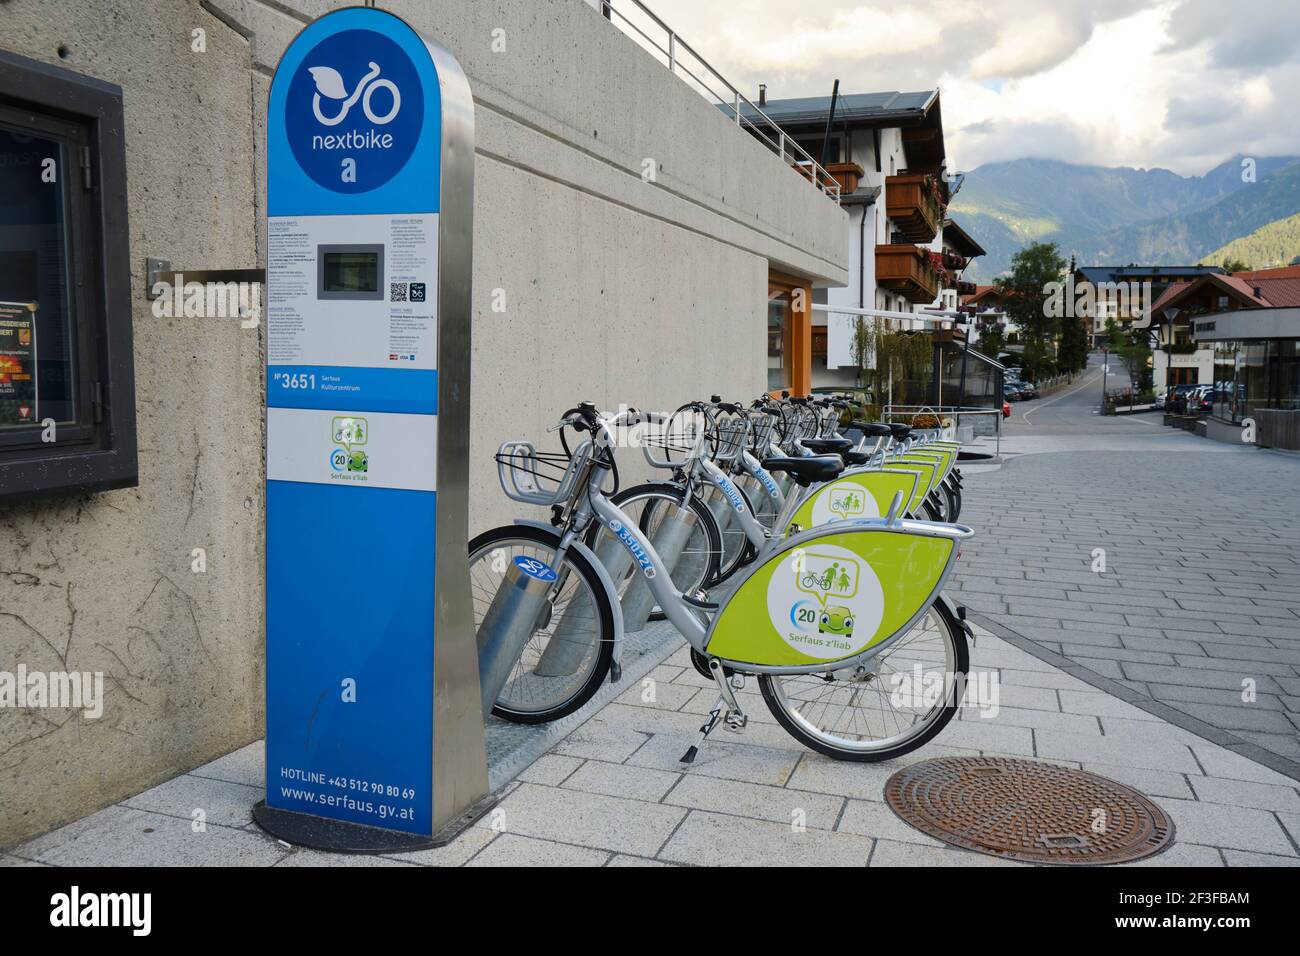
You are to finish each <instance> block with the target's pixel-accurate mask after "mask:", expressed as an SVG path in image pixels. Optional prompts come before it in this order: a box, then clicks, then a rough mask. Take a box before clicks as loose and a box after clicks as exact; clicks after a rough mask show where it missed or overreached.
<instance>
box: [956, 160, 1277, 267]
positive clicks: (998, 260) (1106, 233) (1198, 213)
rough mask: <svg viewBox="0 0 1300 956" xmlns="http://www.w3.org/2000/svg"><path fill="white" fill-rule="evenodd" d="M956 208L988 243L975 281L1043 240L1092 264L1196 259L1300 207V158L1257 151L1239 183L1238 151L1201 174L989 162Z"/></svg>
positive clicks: (1043, 162) (972, 177) (970, 181)
mask: <svg viewBox="0 0 1300 956" xmlns="http://www.w3.org/2000/svg"><path fill="white" fill-rule="evenodd" d="M951 209H952V215H953V217H954V218H955V219H956V220H957V221H958V222H959V223H960V224H961V225H962V227H963V228H964V229H966V230H967V231H968V232H969V233H970V234H971V235H972V236H974V237H975V239H977V240H978V241H979V243H980V244H981V245H983V246H984V248H985V249H986V250H987V251H988V255H986V256H984V257H983V258H980V259H976V260H975V262H974V263H973V264H972V265H971V267H970V268H969V269H968V270H967V272H966V277H967V278H968V279H971V280H972V281H977V282H987V281H989V280H991V279H992V278H993V277H994V276H996V275H997V274H998V273H1000V272H1002V271H1003V270H1005V269H1006V268H1007V267H1008V265H1009V264H1010V261H1011V256H1012V255H1014V254H1015V252H1016V251H1017V250H1018V249H1019V248H1020V247H1021V246H1023V245H1025V244H1026V243H1029V242H1037V241H1047V242H1055V243H1057V244H1058V245H1059V246H1060V248H1061V251H1062V254H1063V255H1065V256H1066V257H1069V256H1070V255H1075V256H1077V258H1078V260H1079V261H1080V262H1082V263H1088V264H1092V265H1103V264H1116V265H1117V264H1124V263H1129V262H1141V263H1148V264H1154V265H1181V264H1189V263H1195V262H1199V261H1208V258H1209V257H1210V255H1211V252H1212V250H1217V249H1219V248H1220V247H1221V246H1223V245H1225V244H1226V243H1228V242H1231V241H1232V240H1234V239H1237V238H1239V237H1242V236H1246V235H1248V234H1250V233H1252V232H1253V231H1255V230H1257V229H1259V228H1261V227H1262V226H1264V225H1266V224H1268V223H1271V222H1273V221H1275V220H1278V219H1281V218H1283V217H1289V216H1291V215H1294V214H1296V213H1300V162H1297V160H1296V158H1295V157H1289V156H1282V157H1271V158H1264V159H1259V160H1257V161H1256V181H1255V182H1250V183H1243V182H1242V179H1241V160H1240V158H1233V159H1230V160H1227V161H1226V162H1224V163H1221V164H1220V165H1219V166H1216V167H1215V168H1214V169H1212V170H1210V171H1209V172H1208V173H1206V174H1205V175H1204V176H1179V175H1178V174H1176V173H1173V172H1171V171H1169V170H1167V169H1131V168H1127V167H1120V168H1107V167H1101V166H1078V165H1073V164H1070V163H1063V162H1059V161H1056V160H1041V159H1022V160H1014V161H1012V162H1006V163H990V164H987V165H985V166H980V167H978V168H977V169H975V170H972V171H971V172H970V173H969V174H968V175H967V177H966V181H965V182H964V183H963V184H962V188H961V190H960V191H959V192H958V194H957V196H956V197H955V198H954V201H953V204H952V207H951Z"/></svg>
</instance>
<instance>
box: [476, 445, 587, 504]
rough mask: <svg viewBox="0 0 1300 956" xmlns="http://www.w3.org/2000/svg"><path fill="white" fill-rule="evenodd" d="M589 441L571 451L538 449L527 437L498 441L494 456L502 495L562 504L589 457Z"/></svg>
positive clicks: (527, 500) (536, 502)
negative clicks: (570, 452)
mask: <svg viewBox="0 0 1300 956" xmlns="http://www.w3.org/2000/svg"><path fill="white" fill-rule="evenodd" d="M591 448H592V446H591V441H590V440H587V441H584V442H583V443H582V444H581V445H579V446H578V447H577V448H576V449H574V451H573V454H572V455H568V454H565V453H563V452H541V451H538V450H537V448H536V447H535V446H534V445H533V443H532V442H530V441H508V442H502V444H501V447H500V448H498V449H497V453H496V455H495V456H494V457H495V458H496V463H497V477H498V478H499V479H500V481H501V490H502V491H504V492H505V494H506V497H508V498H511V499H513V500H514V501H521V502H523V503H524V504H529V505H541V506H542V507H544V508H545V507H550V506H551V505H558V504H562V503H563V502H566V501H568V500H569V498H570V497H571V496H572V495H573V489H574V486H575V485H576V484H577V482H578V480H579V478H580V476H581V474H582V472H583V470H584V468H585V466H586V465H587V463H588V462H589V461H590V460H591Z"/></svg>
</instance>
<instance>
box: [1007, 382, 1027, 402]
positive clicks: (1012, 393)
mask: <svg viewBox="0 0 1300 956" xmlns="http://www.w3.org/2000/svg"><path fill="white" fill-rule="evenodd" d="M1002 397H1003V398H1004V399H1005V400H1006V401H1008V402H1018V401H1020V400H1021V399H1022V398H1024V395H1022V394H1021V392H1020V383H1019V382H1003V383H1002Z"/></svg>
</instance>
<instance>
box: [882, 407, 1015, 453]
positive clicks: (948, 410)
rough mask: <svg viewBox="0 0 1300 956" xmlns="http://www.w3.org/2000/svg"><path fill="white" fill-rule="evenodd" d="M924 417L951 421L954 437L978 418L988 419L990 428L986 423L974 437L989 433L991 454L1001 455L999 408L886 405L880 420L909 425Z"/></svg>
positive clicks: (1000, 416) (1000, 413) (1000, 418)
mask: <svg viewBox="0 0 1300 956" xmlns="http://www.w3.org/2000/svg"><path fill="white" fill-rule="evenodd" d="M926 416H932V417H934V418H938V419H944V418H950V419H952V421H953V434H954V437H956V436H957V435H958V433H959V432H960V431H961V427H962V425H963V424H967V425H974V424H975V422H976V421H977V420H978V419H980V418H990V419H991V421H992V428H991V429H989V428H988V423H985V425H984V427H985V429H986V430H985V431H984V432H982V433H981V432H976V433H975V435H974V437H976V438H982V437H988V435H989V433H990V431H991V433H992V435H993V448H994V450H993V454H994V456H999V455H1001V454H1002V410H1001V409H1000V408H978V407H974V406H970V405H886V406H885V407H884V409H883V410H882V411H881V415H880V420H881V421H885V422H902V423H904V424H908V425H911V424H913V423H914V422H915V420H916V419H917V418H918V417H921V418H924V417H926ZM972 431H974V429H972Z"/></svg>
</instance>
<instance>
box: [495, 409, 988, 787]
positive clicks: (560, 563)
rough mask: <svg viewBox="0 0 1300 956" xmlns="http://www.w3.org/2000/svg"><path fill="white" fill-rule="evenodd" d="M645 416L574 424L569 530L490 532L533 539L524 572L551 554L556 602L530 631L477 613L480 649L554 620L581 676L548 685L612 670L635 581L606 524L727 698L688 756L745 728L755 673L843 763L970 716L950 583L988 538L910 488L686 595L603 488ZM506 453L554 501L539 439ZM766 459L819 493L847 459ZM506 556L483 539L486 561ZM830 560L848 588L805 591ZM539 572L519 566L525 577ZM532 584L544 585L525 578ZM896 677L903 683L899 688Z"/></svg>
mask: <svg viewBox="0 0 1300 956" xmlns="http://www.w3.org/2000/svg"><path fill="white" fill-rule="evenodd" d="M635 415H636V413H635V412H633V411H629V412H625V413H622V414H621V415H619V416H615V417H613V418H602V417H601V416H600V414H599V413H598V412H597V410H596V409H595V407H594V406H593V405H591V404H589V403H584V404H583V405H581V406H579V408H578V409H577V410H575V411H573V412H571V413H570V414H569V415H567V416H566V417H565V418H564V419H563V420H562V423H561V424H562V425H565V426H567V427H571V428H573V429H575V430H577V431H579V432H586V433H588V434H589V435H590V437H589V438H587V439H586V440H584V441H583V443H582V444H581V445H580V446H579V447H578V448H577V449H575V450H574V452H573V454H572V456H571V457H570V458H569V460H568V465H567V467H566V468H565V471H564V474H563V475H562V476H561V477H560V478H559V480H558V481H557V482H556V483H555V485H554V487H553V488H551V489H549V490H548V491H547V492H545V493H546V494H547V495H548V497H549V500H550V504H551V506H552V507H553V508H556V509H558V511H557V512H556V514H555V518H556V521H555V524H554V525H553V526H548V525H545V524H542V523H539V522H529V521H521V522H517V523H516V524H515V525H512V526H507V527H506V528H500V529H496V530H495V531H493V532H488V536H493V537H492V541H493V542H495V543H496V544H497V545H498V547H499V546H500V545H501V544H503V543H504V542H506V541H508V540H511V539H513V540H517V541H520V542H522V543H523V544H524V545H525V546H526V547H527V548H529V549H530V551H529V553H528V554H527V555H521V556H515V557H514V558H513V560H503V563H504V564H506V565H507V566H511V565H513V566H514V567H516V568H518V567H519V563H520V561H519V558H521V557H522V558H523V559H524V562H525V563H528V562H530V561H531V560H537V561H541V563H542V564H544V565H545V566H546V573H545V574H543V575H542V576H541V577H542V579H544V581H545V589H543V588H542V587H541V586H540V585H538V586H537V587H536V588H534V591H535V592H536V593H538V594H542V593H543V590H544V596H542V597H540V598H535V599H534V603H533V604H532V605H530V606H528V607H525V608H523V611H522V614H521V619H522V626H520V624H519V621H518V620H517V621H516V622H515V624H514V626H513V627H509V626H503V627H502V628H501V630H500V631H499V632H498V631H493V632H492V633H487V634H485V633H484V630H483V627H482V623H483V620H484V617H483V616H482V615H480V614H479V613H478V608H477V607H476V623H477V624H479V625H480V630H479V635H478V637H479V641H480V647H481V648H482V647H483V646H484V644H488V645H495V644H499V643H500V642H501V641H502V640H504V638H503V637H502V635H515V639H516V640H519V641H521V642H522V641H524V640H526V639H531V637H532V636H533V635H534V634H535V633H536V631H537V628H536V627H534V624H536V623H538V622H544V623H545V627H546V628H547V629H548V633H547V639H548V641H557V640H558V642H559V646H560V648H561V651H560V654H561V655H567V659H566V662H565V663H566V666H569V665H572V670H571V671H570V673H569V675H565V674H558V675H549V676H546V677H544V678H543V679H544V680H546V679H554V678H555V677H556V676H558V677H565V676H572V674H573V673H576V671H577V670H578V669H579V667H581V666H582V664H583V663H584V662H587V661H590V662H591V664H590V670H589V671H588V673H587V674H586V675H585V676H582V677H578V678H574V679H573V680H572V682H571V683H572V684H573V685H575V686H577V685H580V686H581V688H583V690H584V691H585V689H586V688H590V687H592V686H593V685H594V684H598V683H599V682H600V680H602V679H603V678H604V676H605V674H606V673H607V672H608V669H609V662H610V661H611V660H612V658H613V651H614V647H615V646H616V645H617V644H618V643H619V642H620V640H621V636H622V635H621V615H620V611H619V608H618V600H617V592H616V591H615V590H614V587H613V581H614V580H616V579H617V578H618V577H619V576H620V575H619V574H617V573H613V572H614V569H612V568H596V567H595V566H594V558H595V556H594V554H593V553H592V552H591V550H590V549H589V548H588V547H587V545H586V544H585V540H584V539H585V537H586V534H587V531H588V526H589V525H590V524H591V523H592V522H595V523H597V524H598V525H599V526H600V527H601V528H602V529H604V530H605V531H608V532H609V533H610V534H611V535H612V536H613V537H614V538H616V539H617V540H618V541H619V542H621V544H622V555H623V560H624V561H626V562H627V563H628V566H629V567H635V569H636V573H637V574H638V575H639V577H640V579H641V580H642V581H643V582H644V584H645V586H646V587H647V588H648V589H649V591H650V593H651V594H652V595H653V598H654V600H655V601H656V602H657V603H658V605H659V606H660V607H661V608H662V609H663V611H664V613H665V615H666V617H667V619H668V621H669V622H671V624H672V625H673V626H674V627H675V628H676V629H677V630H678V631H679V632H680V633H681V634H682V636H683V637H684V638H685V639H686V642H687V643H688V645H689V646H690V648H691V652H692V657H693V659H697V660H698V661H699V662H701V663H702V664H703V665H704V669H705V673H707V675H708V676H709V677H710V679H712V680H713V681H714V684H715V685H716V686H717V688H718V692H719V696H718V700H717V702H716V703H715V704H714V706H713V707H712V708H711V709H710V711H709V714H708V716H707V718H706V720H705V722H704V725H703V726H702V727H701V728H700V736H699V740H698V741H697V742H696V743H695V744H693V745H692V746H691V747H690V748H689V749H688V750H687V752H686V753H685V754H684V755H683V757H682V760H683V762H686V763H689V762H691V761H693V760H694V759H695V756H696V755H697V753H698V749H699V746H700V745H701V744H702V743H703V742H704V740H705V739H706V738H707V737H708V735H709V733H710V732H711V731H712V730H713V729H714V728H715V727H716V726H717V725H718V724H719V723H722V724H723V725H724V726H726V727H728V728H729V729H731V730H735V731H739V730H741V729H743V728H744V727H745V725H746V724H747V722H748V715H747V714H746V713H745V711H744V705H743V704H742V699H743V695H742V693H741V692H742V691H743V690H744V687H745V685H746V683H747V681H748V680H749V679H750V678H753V679H754V680H755V681H756V682H757V684H758V686H759V691H760V693H761V696H762V699H763V701H764V703H765V704H766V706H767V707H768V708H769V710H770V711H771V712H772V714H773V716H774V717H775V719H776V720H777V722H778V723H780V724H781V726H782V727H784V728H785V729H786V730H787V732H789V733H790V734H791V735H792V736H793V737H794V738H795V739H797V740H799V741H800V742H801V743H803V744H805V745H806V746H808V747H810V748H812V749H814V750H817V751H819V752H821V753H824V754H827V755H829V756H831V757H835V758H837V759H844V760H857V761H876V760H886V759H890V758H892V757H896V756H899V755H901V754H904V753H908V752H910V751H911V750H914V749H916V748H917V747H919V746H922V745H923V744H924V743H926V742H927V741H929V740H930V739H932V738H933V737H934V736H935V735H936V734H938V733H939V732H940V731H941V730H942V729H943V727H944V726H945V725H946V724H947V722H948V721H949V720H951V719H952V716H953V714H954V713H955V711H956V707H957V705H958V688H960V687H961V686H963V681H962V678H964V675H965V672H966V670H967V667H968V650H967V641H966V635H967V631H966V627H965V624H964V622H963V621H962V620H961V617H962V615H960V614H959V612H958V610H957V609H956V608H955V607H954V606H953V605H952V603H951V602H950V601H949V600H948V599H947V598H946V597H945V596H944V595H943V594H942V593H941V589H942V586H943V584H944V582H945V581H946V580H947V579H948V577H949V576H950V574H951V573H952V569H953V566H954V563H955V562H956V559H957V555H958V544H959V543H960V542H961V541H963V540H965V539H967V538H969V537H970V536H971V535H972V534H973V532H972V531H971V530H970V529H969V528H964V527H962V526H959V525H951V524H939V523H935V522H921V521H913V520H910V519H906V518H904V517H902V511H901V509H902V496H901V495H898V496H896V498H895V500H894V502H893V504H892V506H891V508H890V511H889V513H888V515H886V516H885V517H884V518H881V519H866V520H858V521H844V522H837V523H833V524H828V525H823V526H820V527H816V528H810V529H807V530H803V531H800V532H798V533H796V534H794V535H792V536H790V537H788V538H785V539H783V540H781V541H779V542H777V543H776V544H775V545H774V546H773V547H772V548H771V550H770V551H769V552H768V553H766V554H764V555H763V556H762V558H761V559H760V560H758V561H755V562H754V563H753V564H752V565H750V566H749V567H748V568H746V569H745V570H744V571H743V572H742V573H741V574H739V575H737V577H736V579H735V581H734V582H732V584H731V585H730V586H729V587H728V588H726V589H724V590H723V591H722V592H721V593H719V594H718V595H717V598H718V599H717V601H710V600H707V599H706V598H705V597H703V596H697V595H690V594H683V593H682V592H681V591H679V590H677V589H676V588H675V587H674V585H673V582H672V578H671V565H670V563H668V562H666V561H665V559H664V558H663V557H661V555H660V554H659V553H658V551H657V550H656V549H655V547H654V545H653V544H652V542H651V541H650V539H649V538H648V537H647V536H646V535H645V534H644V533H643V532H642V530H641V529H640V528H639V527H638V525H637V523H636V522H635V521H633V520H632V519H631V518H630V517H629V516H628V515H627V514H625V513H624V512H623V511H622V510H621V509H619V508H618V506H617V505H615V504H614V503H613V502H612V501H611V499H610V498H609V497H608V496H607V495H606V493H605V491H604V490H603V487H604V485H605V483H606V481H607V480H608V478H609V476H610V475H611V474H612V473H613V472H614V471H615V470H616V465H615V463H614V456H613V448H614V445H615V441H614V437H613V430H614V429H615V428H617V427H621V426H622V425H625V424H626V423H627V421H628V419H629V417H632V416H635ZM502 447H503V453H504V454H503V456H499V458H498V463H499V470H500V477H501V479H502V487H503V489H504V490H505V491H506V493H507V494H508V495H509V496H510V497H512V498H514V499H515V500H520V501H530V502H531V503H539V496H540V495H541V494H542V492H541V491H540V490H539V486H538V485H537V484H536V483H535V482H534V481H533V480H532V479H530V478H529V477H528V476H529V475H530V474H532V473H533V472H534V471H535V470H536V469H535V468H533V463H535V462H537V461H540V460H541V459H540V458H539V457H538V456H539V454H540V453H538V452H536V450H535V449H532V446H531V443H528V442H513V443H507V445H503V446H502ZM507 462H508V463H509V464H507ZM763 466H764V467H765V468H766V469H768V470H769V471H780V472H784V473H786V474H788V475H789V476H790V477H791V479H792V480H793V482H794V483H795V484H796V485H799V486H800V487H805V488H806V487H808V486H810V485H811V484H813V483H814V482H819V481H825V480H827V479H828V478H830V477H833V476H834V475H835V474H837V473H838V472H839V470H840V469H841V468H842V462H841V461H840V460H839V459H836V458H831V457H830V456H813V457H810V458H793V457H783V458H778V459H772V458H769V459H767V460H766V461H765V462H764V463H763ZM484 537H485V536H480V538H484ZM506 557H507V556H505V555H493V554H491V552H484V551H482V550H481V549H480V553H479V554H478V556H477V559H474V560H472V565H474V564H477V565H483V564H484V563H485V562H487V561H496V560H502V559H505V558H506ZM828 569H833V571H834V581H835V585H836V588H837V590H836V593H835V595H834V597H833V598H832V597H829V596H825V595H815V594H812V593H809V591H808V590H807V589H804V590H801V589H800V588H799V586H798V582H799V580H800V578H801V577H802V576H803V575H804V574H805V573H807V572H811V573H817V572H819V571H820V572H822V573H823V575H824V574H825V572H826V571H827V570H828ZM917 569H924V570H923V573H920V574H918V573H917ZM524 573H525V572H523V571H517V572H515V576H516V578H517V579H519V580H522V578H519V576H520V575H523V574H524ZM564 579H568V580H570V581H576V582H577V584H576V585H575V589H574V590H576V589H578V588H582V589H585V590H583V591H582V594H583V595H584V602H583V603H579V604H575V603H574V602H573V600H572V598H569V599H567V600H566V601H565V602H564V607H563V610H561V609H559V608H558V607H557V602H556V600H555V597H554V596H555V595H559V594H562V593H565V592H564V588H565V585H563V584H562V583H561V582H562V580H564ZM533 580H537V579H533ZM524 587H525V589H526V588H532V587H533V585H532V583H531V582H524ZM511 593H513V591H512V590H511V589H509V588H506V587H505V584H504V583H503V584H501V585H499V586H498V589H497V593H496V595H495V596H494V597H493V598H492V606H493V607H494V608H499V607H502V606H504V605H505V604H506V603H508V602H507V601H506V600H504V599H503V597H502V595H503V594H505V595H506V596H507V598H508V597H509V595H510V594H511ZM569 593H573V592H572V591H570V592H569ZM588 595H589V597H587V596H588ZM831 601H834V604H831V603H830V602H831ZM575 608H576V610H575ZM491 610H492V609H491V608H489V613H490V612H491ZM589 612H590V613H589ZM557 614H558V615H559V617H560V620H559V622H558V624H557V623H556V616H557ZM575 615H576V616H575ZM571 616H574V617H573V620H572V621H570V623H569V625H568V627H567V633H566V634H565V635H564V636H563V637H562V638H560V637H557V636H556V632H557V631H559V630H561V629H564V628H565V622H566V621H568V620H569V619H570V617H571ZM502 619H503V618H501V617H494V618H492V620H493V621H498V620H502ZM580 627H585V630H583V631H580V630H579V628H580ZM519 635H523V636H522V637H521V636H519ZM496 650H498V651H500V653H499V654H497V659H503V658H509V657H510V655H511V653H513V649H512V648H511V647H504V648H500V647H498V648H496ZM547 651H549V646H548V647H547V648H544V649H543V650H542V656H543V657H544V656H545V654H546V653H547ZM489 656H491V655H489ZM553 670H554V669H553ZM480 671H481V672H482V665H481V666H480ZM936 671H937V673H936ZM523 676H526V675H522V674H520V673H519V672H518V671H517V670H516V671H512V673H511V678H512V679H518V678H519V677H523ZM936 678H937V680H936ZM886 684H890V685H892V686H891V687H890V688H889V692H888V693H886V692H885V685H886ZM592 692H593V693H594V689H593V690H592ZM486 693H492V691H491V690H490V689H488V690H487V691H486ZM589 696H590V694H587V697H589ZM572 699H573V698H571V699H569V700H567V701H565V702H564V706H565V707H568V706H569V704H571V703H572ZM584 702H585V698H584ZM579 706H580V704H579Z"/></svg>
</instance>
